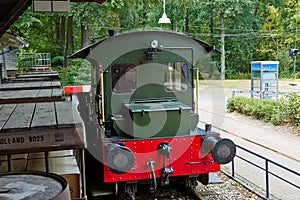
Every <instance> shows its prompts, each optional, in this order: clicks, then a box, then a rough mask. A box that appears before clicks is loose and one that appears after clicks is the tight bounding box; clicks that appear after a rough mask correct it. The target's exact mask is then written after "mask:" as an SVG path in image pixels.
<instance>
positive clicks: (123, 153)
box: [106, 144, 134, 174]
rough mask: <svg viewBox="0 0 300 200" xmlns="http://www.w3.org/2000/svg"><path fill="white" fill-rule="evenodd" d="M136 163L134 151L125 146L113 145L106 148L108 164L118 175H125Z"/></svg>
mask: <svg viewBox="0 0 300 200" xmlns="http://www.w3.org/2000/svg"><path fill="white" fill-rule="evenodd" d="M133 163H134V155H133V153H132V151H131V150H130V149H129V148H127V147H124V146H121V145H118V144H112V145H109V146H108V147H106V164H107V166H108V168H109V169H110V170H111V171H112V172H114V173H116V174H124V173H126V172H128V171H130V170H131V168H132V166H133Z"/></svg>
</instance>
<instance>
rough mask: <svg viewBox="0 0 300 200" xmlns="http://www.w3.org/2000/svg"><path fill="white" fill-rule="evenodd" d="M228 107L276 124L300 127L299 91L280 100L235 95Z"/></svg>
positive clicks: (230, 109)
mask: <svg viewBox="0 0 300 200" xmlns="http://www.w3.org/2000/svg"><path fill="white" fill-rule="evenodd" d="M227 109H228V111H229V112H234V111H236V112H239V113H241V114H245V115H248V116H253V117H255V118H257V119H260V120H263V121H265V122H271V123H272V124H274V125H283V124H293V125H295V126H297V127H300V94H297V93H291V94H287V95H286V96H284V98H281V99H280V100H279V101H270V100H265V99H263V100H261V99H251V98H247V97H234V98H230V99H228V101H227Z"/></svg>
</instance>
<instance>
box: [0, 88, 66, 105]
mask: <svg viewBox="0 0 300 200" xmlns="http://www.w3.org/2000/svg"><path fill="white" fill-rule="evenodd" d="M62 93H63V90H62V89H61V88H53V89H34V90H8V91H0V104H11V103H30V102H53V101H64V100H65V98H64V97H63V96H62Z"/></svg>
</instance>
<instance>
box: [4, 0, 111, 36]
mask: <svg viewBox="0 0 300 200" xmlns="http://www.w3.org/2000/svg"><path fill="white" fill-rule="evenodd" d="M105 1H106V0H71V2H97V3H104V2H105ZM31 3H32V0H1V1H0V37H1V36H2V35H3V34H4V33H5V32H6V30H7V29H9V27H10V25H12V24H13V23H14V21H16V20H17V19H18V17H19V16H20V15H22V14H23V12H24V11H25V10H26V9H27V8H28V7H29V6H30V5H31Z"/></svg>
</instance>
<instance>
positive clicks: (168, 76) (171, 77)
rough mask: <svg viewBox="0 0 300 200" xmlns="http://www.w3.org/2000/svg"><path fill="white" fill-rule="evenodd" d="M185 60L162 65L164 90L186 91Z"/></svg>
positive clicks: (186, 68) (186, 74) (186, 71)
mask: <svg viewBox="0 0 300 200" xmlns="http://www.w3.org/2000/svg"><path fill="white" fill-rule="evenodd" d="M187 80H188V66H187V63H186V62H170V63H168V64H167V65H165V66H164V88H165V90H166V91H178V92H181V91H186V90H187V87H188V84H187V83H188V81H187Z"/></svg>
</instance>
